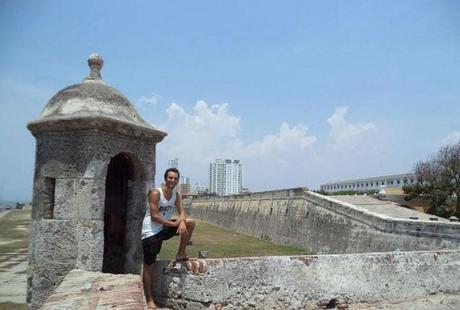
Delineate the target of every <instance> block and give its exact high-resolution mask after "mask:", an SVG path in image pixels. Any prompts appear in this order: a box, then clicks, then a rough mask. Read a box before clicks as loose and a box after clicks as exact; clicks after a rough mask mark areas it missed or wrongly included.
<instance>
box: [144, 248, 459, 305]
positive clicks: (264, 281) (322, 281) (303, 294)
mask: <svg viewBox="0 0 460 310" xmlns="http://www.w3.org/2000/svg"><path fill="white" fill-rule="evenodd" d="M205 262H206V264H207V271H206V272H204V273H203V274H201V275H194V274H191V273H189V272H187V269H186V268H185V266H184V265H182V268H174V269H170V268H168V264H169V262H167V261H160V262H158V263H157V264H156V266H155V274H156V275H162V276H161V277H159V276H157V277H155V279H156V282H155V283H154V287H153V293H154V295H155V296H156V299H157V301H158V302H160V303H162V304H164V305H166V306H168V307H171V308H173V309H213V308H214V307H215V306H216V305H219V304H220V305H222V306H223V307H224V309H248V308H256V309H310V308H311V309H316V308H315V307H318V305H327V304H328V303H329V302H331V301H333V302H334V303H338V304H342V305H348V304H362V303H377V302H385V303H387V302H388V303H390V302H395V301H398V300H404V299H407V298H414V297H417V296H418V297H423V296H429V295H433V294H439V293H443V294H448V295H449V294H458V293H460V281H458V279H459V278H460V251H458V250H452V251H424V252H402V253H367V254H345V255H315V256H291V257H289V256H280V257H274V256H272V257H255V258H231V259H230V258H229V259H208V260H205Z"/></svg>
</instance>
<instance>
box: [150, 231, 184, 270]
mask: <svg viewBox="0 0 460 310" xmlns="http://www.w3.org/2000/svg"><path fill="white" fill-rule="evenodd" d="M176 234H177V227H167V226H164V227H163V229H162V230H161V231H160V232H159V233H158V234H156V235H153V236H151V237H148V238H145V239H143V240H142V247H143V248H144V263H145V264H146V265H151V264H153V263H154V262H155V261H156V260H157V255H158V253H160V250H161V245H162V244H163V240H168V239H171V238H172V237H174V236H175V235H176Z"/></svg>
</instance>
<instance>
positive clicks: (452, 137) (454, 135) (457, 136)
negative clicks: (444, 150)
mask: <svg viewBox="0 0 460 310" xmlns="http://www.w3.org/2000/svg"><path fill="white" fill-rule="evenodd" d="M459 141H460V131H452V132H451V133H449V134H448V135H447V136H446V137H445V138H444V139H442V143H443V144H455V143H457V142H459Z"/></svg>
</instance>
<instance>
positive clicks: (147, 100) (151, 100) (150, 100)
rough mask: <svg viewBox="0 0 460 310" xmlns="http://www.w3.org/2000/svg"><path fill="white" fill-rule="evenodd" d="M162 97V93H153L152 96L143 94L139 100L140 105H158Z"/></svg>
mask: <svg viewBox="0 0 460 310" xmlns="http://www.w3.org/2000/svg"><path fill="white" fill-rule="evenodd" d="M160 99H161V96H160V95H157V94H155V93H152V94H151V95H150V96H141V97H140V98H139V100H138V103H139V104H140V105H147V106H152V105H156V104H157V103H158V101H159V100H160Z"/></svg>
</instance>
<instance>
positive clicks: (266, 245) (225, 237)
mask: <svg viewBox="0 0 460 310" xmlns="http://www.w3.org/2000/svg"><path fill="white" fill-rule="evenodd" d="M178 246H179V237H173V238H172V239H170V240H168V241H165V242H163V246H162V249H161V252H160V254H159V255H158V258H159V259H174V258H175V257H176V252H177V247H178ZM199 250H204V251H208V252H209V253H208V258H220V257H247V256H271V255H306V254H313V253H308V252H307V251H305V250H303V249H300V248H295V247H290V246H285V245H279V244H274V243H272V242H270V241H266V240H262V239H259V238H256V237H251V236H248V235H244V234H240V233H236V232H233V231H230V230H225V229H222V228H219V227H216V226H213V225H211V224H208V223H206V222H202V221H197V223H196V227H195V231H194V232H193V236H192V245H190V246H188V247H187V253H188V255H191V256H197V255H198V251H199Z"/></svg>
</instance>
